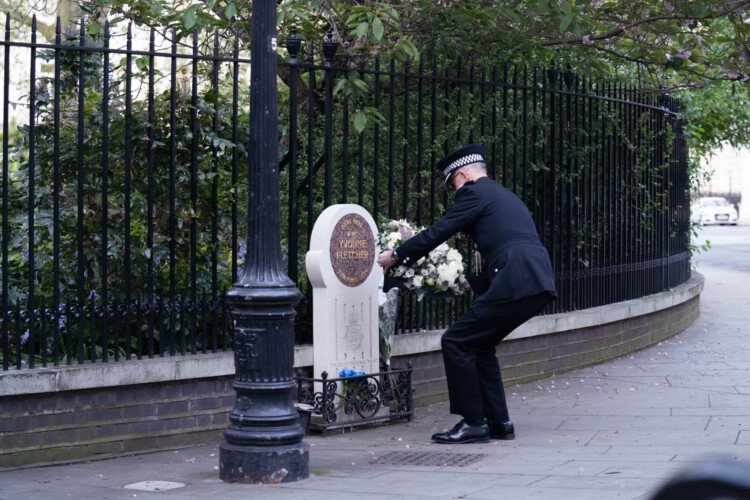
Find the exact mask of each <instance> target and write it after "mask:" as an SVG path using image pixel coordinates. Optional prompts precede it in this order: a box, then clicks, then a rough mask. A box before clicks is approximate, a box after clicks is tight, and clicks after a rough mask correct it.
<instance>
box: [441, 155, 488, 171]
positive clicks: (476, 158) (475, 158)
mask: <svg viewBox="0 0 750 500" xmlns="http://www.w3.org/2000/svg"><path fill="white" fill-rule="evenodd" d="M483 161H484V158H482V155H478V154H471V155H466V156H464V157H461V158H459V159H458V160H456V161H454V162H453V163H451V164H450V165H448V166H447V167H445V170H443V175H448V174H450V173H451V172H453V171H454V170H456V169H457V168H460V167H463V166H464V165H468V164H470V163H477V162H483Z"/></svg>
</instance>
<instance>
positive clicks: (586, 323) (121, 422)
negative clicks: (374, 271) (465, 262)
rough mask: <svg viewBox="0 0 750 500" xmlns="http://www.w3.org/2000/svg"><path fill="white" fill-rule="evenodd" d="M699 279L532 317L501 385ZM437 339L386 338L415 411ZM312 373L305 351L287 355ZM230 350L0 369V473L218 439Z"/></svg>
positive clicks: (597, 338) (440, 385)
mask: <svg viewBox="0 0 750 500" xmlns="http://www.w3.org/2000/svg"><path fill="white" fill-rule="evenodd" d="M702 288H703V278H702V276H700V275H698V274H696V273H694V277H693V278H692V279H691V280H690V281H689V282H687V283H685V284H683V285H681V286H679V287H677V288H675V289H674V290H670V291H667V292H663V293H661V294H657V295H653V296H649V297H644V298H641V299H637V300H633V301H628V302H622V303H619V304H612V305H608V306H603V307H598V308H593V309H587V310H583V311H576V312H573V313H566V314H555V315H549V316H542V317H538V318H534V319H532V320H531V321H529V322H528V323H526V324H525V325H523V326H522V327H521V328H519V329H518V330H516V331H514V332H513V334H511V336H509V337H508V339H506V340H505V341H504V342H502V343H501V344H500V346H499V348H498V359H499V361H500V366H501V367H502V370H503V377H504V379H505V380H506V382H507V383H508V384H509V385H510V384H513V383H521V382H528V381H531V380H535V379H539V378H544V377H547V376H550V375H552V374H555V373H562V372H565V371H568V370H571V369H575V368H580V367H583V366H588V365H592V364H596V363H599V362H602V361H604V360H607V359H611V358H613V357H617V356H622V355H624V354H627V353H629V352H633V351H635V350H638V349H641V348H643V347H646V346H648V345H651V344H653V343H656V342H658V341H660V340H662V339H664V338H667V337H669V336H671V335H674V334H676V333H678V332H680V331H682V330H684V329H685V328H686V327H687V326H688V325H689V324H690V323H692V322H693V321H694V320H695V318H696V317H697V316H698V312H699V297H700V292H701V290H702ZM441 334H442V332H441V331H431V332H420V333H413V334H408V335H400V336H397V337H396V341H395V345H394V350H393V352H394V356H395V358H396V359H395V361H394V364H395V365H396V366H401V365H404V364H405V361H406V359H411V360H412V362H413V363H414V377H413V383H414V387H415V404H417V405H425V404H430V403H433V402H438V401H445V400H446V399H447V391H446V385H445V372H444V368H443V361H442V356H441V353H440V336H441ZM295 366H296V367H299V368H303V369H305V370H306V371H308V372H311V366H312V346H297V347H295ZM233 373H234V366H233V359H232V353H231V352H225V353H217V354H209V355H198V356H185V357H170V358H157V359H148V360H140V361H136V360H133V361H130V362H118V363H109V364H92V365H74V366H60V367H48V368H40V369H35V370H21V371H16V370H11V371H8V372H0V468H5V467H18V466H22V465H26V464H40V463H50V462H60V461H74V460H80V459H87V458H94V457H103V456H112V455H118V454H123V453H130V452H135V451H145V450H153V449H164V448H169V447H179V446H184V445H187V444H194V443H201V442H216V441H218V440H220V439H221V433H222V431H223V430H224V428H225V427H226V425H227V412H228V410H229V409H230V408H231V407H232V405H233V404H234V391H233V390H232V388H231V382H232V376H233Z"/></svg>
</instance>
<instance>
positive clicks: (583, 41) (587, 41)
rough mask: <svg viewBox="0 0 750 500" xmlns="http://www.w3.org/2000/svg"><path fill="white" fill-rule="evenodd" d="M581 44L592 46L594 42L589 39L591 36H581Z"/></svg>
mask: <svg viewBox="0 0 750 500" xmlns="http://www.w3.org/2000/svg"><path fill="white" fill-rule="evenodd" d="M581 43H582V44H584V45H594V41H593V40H592V39H591V35H583V38H581Z"/></svg>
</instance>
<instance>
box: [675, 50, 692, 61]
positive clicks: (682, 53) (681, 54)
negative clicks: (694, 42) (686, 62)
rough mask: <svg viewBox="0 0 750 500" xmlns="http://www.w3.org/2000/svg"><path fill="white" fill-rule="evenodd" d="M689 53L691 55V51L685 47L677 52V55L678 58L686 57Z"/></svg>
mask: <svg viewBox="0 0 750 500" xmlns="http://www.w3.org/2000/svg"><path fill="white" fill-rule="evenodd" d="M691 55H693V53H692V52H690V51H689V50H686V49H682V50H680V51H679V52H678V53H677V57H679V58H680V59H688V58H689V57H690V56H691Z"/></svg>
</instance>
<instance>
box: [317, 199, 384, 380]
mask: <svg viewBox="0 0 750 500" xmlns="http://www.w3.org/2000/svg"><path fill="white" fill-rule="evenodd" d="M376 234H377V228H376V226H375V221H373V219H372V216H370V214H369V213H368V212H367V211H366V210H365V209H364V208H362V207H361V206H359V205H353V204H342V205H333V206H330V207H328V208H327V209H325V210H324V211H323V213H321V214H320V217H318V220H317V221H316V223H315V226H314V228H313V231H312V235H311V237H310V250H309V251H308V252H307V256H306V259H305V265H306V267H307V275H308V277H309V279H310V283H311V284H312V287H313V364H314V368H313V369H314V375H315V377H316V378H317V377H320V376H321V373H322V372H324V371H325V372H327V373H328V376H329V378H337V377H338V376H339V372H340V371H341V370H342V369H343V368H350V369H352V370H355V371H364V372H365V373H368V374H369V373H377V372H379V371H380V351H379V337H378V287H379V285H380V283H381V277H382V270H381V268H380V267H379V266H377V265H376V259H377V247H376V243H375V236H376Z"/></svg>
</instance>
